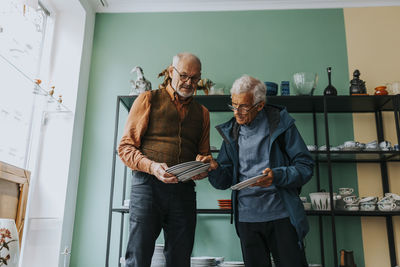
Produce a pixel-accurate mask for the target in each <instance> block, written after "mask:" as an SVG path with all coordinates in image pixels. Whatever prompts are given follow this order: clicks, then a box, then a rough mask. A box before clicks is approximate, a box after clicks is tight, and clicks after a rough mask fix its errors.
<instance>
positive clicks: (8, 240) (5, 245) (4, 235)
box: [0, 219, 19, 267]
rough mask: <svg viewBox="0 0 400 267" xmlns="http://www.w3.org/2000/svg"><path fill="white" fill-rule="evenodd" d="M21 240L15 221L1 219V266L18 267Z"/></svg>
mask: <svg viewBox="0 0 400 267" xmlns="http://www.w3.org/2000/svg"><path fill="white" fill-rule="evenodd" d="M18 260H19V240H18V232H17V227H16V226H15V221H14V220H12V219H0V266H7V267H18Z"/></svg>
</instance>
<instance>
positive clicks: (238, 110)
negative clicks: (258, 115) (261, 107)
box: [228, 101, 261, 114]
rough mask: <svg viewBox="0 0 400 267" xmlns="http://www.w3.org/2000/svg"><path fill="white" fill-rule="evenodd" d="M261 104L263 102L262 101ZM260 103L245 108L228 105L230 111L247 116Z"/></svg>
mask: <svg viewBox="0 0 400 267" xmlns="http://www.w3.org/2000/svg"><path fill="white" fill-rule="evenodd" d="M260 102H261V101H260ZM260 102H257V103H255V104H254V105H252V106H251V107H245V106H242V105H240V106H239V107H234V106H232V105H228V107H229V109H230V110H232V111H237V112H238V113H239V114H247V113H249V112H250V111H251V110H252V109H253V108H254V107H256V106H257V105H258V104H260Z"/></svg>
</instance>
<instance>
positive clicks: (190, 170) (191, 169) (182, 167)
mask: <svg viewBox="0 0 400 267" xmlns="http://www.w3.org/2000/svg"><path fill="white" fill-rule="evenodd" d="M209 167H210V163H203V162H201V161H188V162H184V163H180V164H177V165H174V166H172V167H169V168H168V169H166V170H165V171H166V172H168V173H170V174H173V175H175V176H176V177H177V178H178V180H179V181H181V182H185V181H188V180H190V179H191V178H192V177H193V176H195V175H198V174H200V173H203V172H205V171H207V170H208V168H209Z"/></svg>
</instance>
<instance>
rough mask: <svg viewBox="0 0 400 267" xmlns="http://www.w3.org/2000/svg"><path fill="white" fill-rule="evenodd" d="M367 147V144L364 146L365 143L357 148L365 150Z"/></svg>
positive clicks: (359, 144)
mask: <svg viewBox="0 0 400 267" xmlns="http://www.w3.org/2000/svg"><path fill="white" fill-rule="evenodd" d="M366 147H367V145H366V144H364V143H358V146H357V148H359V149H362V150H363V149H365V148H366Z"/></svg>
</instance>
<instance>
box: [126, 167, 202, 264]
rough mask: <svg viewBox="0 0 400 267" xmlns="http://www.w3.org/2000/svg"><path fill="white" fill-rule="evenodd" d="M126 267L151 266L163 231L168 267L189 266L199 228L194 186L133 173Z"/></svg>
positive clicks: (191, 183)
mask: <svg viewBox="0 0 400 267" xmlns="http://www.w3.org/2000/svg"><path fill="white" fill-rule="evenodd" d="M129 211H130V233H129V240H128V247H127V250H126V254H125V260H126V267H149V266H150V264H151V259H152V256H153V252H154V246H155V241H156V239H157V237H158V236H159V235H160V232H161V229H163V230H164V240H165V247H164V255H165V259H166V262H167V267H189V266H190V255H191V253H192V249H193V243H194V233H195V227H196V192H195V191H194V183H193V181H190V182H188V183H178V184H164V183H162V182H161V181H159V180H158V179H157V178H156V177H154V176H152V175H149V174H146V173H142V172H133V178H132V190H131V198H130V207H129Z"/></svg>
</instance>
